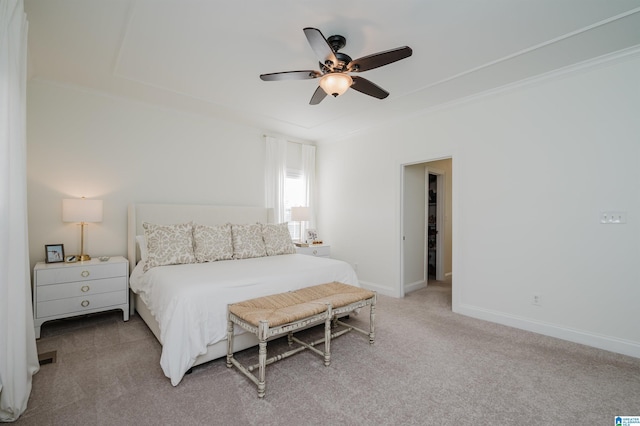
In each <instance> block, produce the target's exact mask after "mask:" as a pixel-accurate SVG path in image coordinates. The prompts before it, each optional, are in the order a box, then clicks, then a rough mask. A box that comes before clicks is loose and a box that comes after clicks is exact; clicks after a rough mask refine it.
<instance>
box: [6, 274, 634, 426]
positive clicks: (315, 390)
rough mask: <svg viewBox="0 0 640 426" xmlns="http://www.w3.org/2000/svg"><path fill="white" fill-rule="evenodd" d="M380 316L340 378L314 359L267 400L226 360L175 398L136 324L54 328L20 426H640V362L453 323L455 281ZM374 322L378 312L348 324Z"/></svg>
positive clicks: (151, 341) (75, 323)
mask: <svg viewBox="0 0 640 426" xmlns="http://www.w3.org/2000/svg"><path fill="white" fill-rule="evenodd" d="M376 312H377V316H376V319H377V321H376V343H375V345H373V346H370V345H369V344H368V343H367V342H366V338H365V337H364V336H362V335H360V334H358V333H350V334H347V335H345V336H342V337H340V338H338V339H335V340H334V341H333V342H332V363H331V366H330V367H324V365H323V363H322V360H321V359H320V357H318V356H317V355H314V354H313V353H310V352H309V351H305V352H302V353H300V354H298V355H295V356H293V357H291V358H288V359H286V360H284V361H281V362H279V363H276V364H274V365H272V366H269V367H267V395H266V397H265V399H264V400H259V399H258V398H257V396H256V388H255V385H254V384H253V383H251V382H250V381H249V380H248V379H247V378H245V377H244V376H243V375H241V374H240V373H239V372H237V371H236V370H230V369H227V368H226V366H225V362H224V360H222V359H220V360H216V361H213V362H211V363H208V364H205V365H203V366H200V367H197V368H195V369H194V371H193V373H192V374H190V375H187V376H185V379H183V381H182V382H181V383H180V384H179V385H178V386H177V387H173V386H171V383H170V382H169V379H167V378H166V377H164V374H163V373H162V371H161V369H160V366H159V358H160V345H159V343H158V342H157V341H156V340H155V338H154V336H153V335H152V334H151V332H150V331H149V330H148V329H147V327H146V325H145V324H144V323H143V322H142V320H140V318H139V317H138V316H134V317H132V319H131V320H130V321H129V322H126V323H125V322H123V321H122V314H121V313H117V312H114V313H107V314H100V315H93V316H88V317H82V318H76V319H70V320H62V321H55V322H51V323H46V324H45V325H44V326H43V327H42V338H41V339H40V340H38V349H39V352H47V351H53V350H55V351H57V362H56V363H54V364H47V365H43V366H42V368H41V370H40V372H39V373H38V374H36V375H35V376H34V380H33V390H32V393H31V399H30V400H29V406H28V409H27V411H26V412H25V413H24V414H23V416H22V417H21V418H20V419H19V420H18V422H17V423H18V424H23V425H114V424H135V425H165V424H166V425H174V424H175V425H201V424H209V425H301V424H305V425H306V424H308V425H335V424H343V425H365V424H366V425H498V424H518V425H551V424H583V425H610V424H614V417H615V416H617V415H637V416H640V359H636V358H631V357H626V356H622V355H617V354H613V353H610V352H605V351H601V350H598V349H593V348H589V347H585V346H582V345H578V344H574V343H569V342H565V341H561V340H557V339H553V338H549V337H545V336H540V335H536V334H533V333H529V332H525V331H521V330H516V329H512V328H509V327H504V326H500V325H497V324H492V323H488V322H484V321H480V320H476V319H472V318H468V317H464V316H461V315H457V314H454V313H452V312H451V286H450V285H449V284H447V283H434V284H431V285H430V286H429V287H428V288H427V289H422V290H418V291H415V292H413V293H411V294H409V295H408V296H407V297H406V298H404V299H394V298H389V297H384V296H380V297H379V301H378V308H377V311H376ZM367 320H368V311H363V312H362V313H361V314H360V315H359V316H358V317H355V318H354V317H352V318H351V319H350V321H353V322H354V323H359V325H360V326H361V327H366V326H367ZM309 333H318V331H317V330H311V331H310V332H309ZM320 333H321V332H320ZM276 346H283V345H281V344H280V343H279V342H278V343H277V344H275V343H274V344H270V345H269V349H275V347H276ZM256 352H257V350H249V351H245V352H243V353H242V354H240V355H239V357H242V359H244V360H246V359H247V358H256V359H257V354H256Z"/></svg>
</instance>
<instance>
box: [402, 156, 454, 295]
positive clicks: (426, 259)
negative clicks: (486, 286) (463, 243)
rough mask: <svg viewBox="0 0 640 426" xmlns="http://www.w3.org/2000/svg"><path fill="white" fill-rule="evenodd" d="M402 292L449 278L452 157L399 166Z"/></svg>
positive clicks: (450, 269) (450, 268) (450, 262)
mask: <svg viewBox="0 0 640 426" xmlns="http://www.w3.org/2000/svg"><path fill="white" fill-rule="evenodd" d="M402 169H403V170H402V176H403V177H402V183H403V188H402V206H401V207H402V214H401V218H402V225H401V233H402V235H401V237H402V242H401V244H402V248H401V269H402V271H401V282H402V295H404V294H406V293H409V292H411V291H415V290H418V289H420V288H424V287H426V286H427V285H428V284H429V281H434V280H435V281H444V280H448V279H449V278H450V277H451V271H452V267H451V264H452V261H451V258H452V239H451V220H450V218H451V206H452V203H451V200H452V193H451V192H452V185H451V181H452V172H453V170H452V160H451V158H446V159H443V160H435V161H426V162H421V163H415V164H405V165H403V166H402Z"/></svg>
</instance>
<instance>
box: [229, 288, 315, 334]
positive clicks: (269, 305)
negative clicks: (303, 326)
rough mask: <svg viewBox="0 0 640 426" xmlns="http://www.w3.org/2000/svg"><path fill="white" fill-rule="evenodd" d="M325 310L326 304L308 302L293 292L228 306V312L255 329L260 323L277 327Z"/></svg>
mask: <svg viewBox="0 0 640 426" xmlns="http://www.w3.org/2000/svg"><path fill="white" fill-rule="evenodd" d="M326 310H327V305H326V304H324V303H322V302H318V303H314V302H308V301H306V300H303V299H302V298H301V297H300V296H298V295H297V294H295V293H293V292H289V293H280V294H274V295H271V296H264V297H258V298H256V299H251V300H246V301H244V302H239V303H234V304H233V305H229V312H231V313H232V314H234V315H235V316H237V317H238V318H241V319H243V320H244V321H246V322H248V323H249V324H252V325H254V326H256V327H257V326H258V325H259V324H260V321H267V323H268V324H269V327H277V326H279V325H283V324H287V323H290V322H294V321H299V320H301V319H304V318H307V317H311V316H313V315H317V314H319V313H322V312H324V311H326Z"/></svg>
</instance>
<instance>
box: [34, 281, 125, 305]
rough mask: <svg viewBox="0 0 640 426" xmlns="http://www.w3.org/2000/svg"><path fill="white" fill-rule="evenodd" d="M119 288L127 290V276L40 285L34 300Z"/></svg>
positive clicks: (61, 297) (43, 300)
mask: <svg viewBox="0 0 640 426" xmlns="http://www.w3.org/2000/svg"><path fill="white" fill-rule="evenodd" d="M119 290H122V291H126V290H127V277H116V278H105V279H103V280H91V281H78V282H72V283H64V284H50V285H44V286H40V287H39V288H38V294H37V298H36V299H37V300H36V302H46V301H49V300H57V299H66V298H68V297H80V296H85V295H86V296H88V295H92V294H99V293H109V292H112V291H119Z"/></svg>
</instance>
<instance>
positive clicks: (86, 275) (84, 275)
mask: <svg viewBox="0 0 640 426" xmlns="http://www.w3.org/2000/svg"><path fill="white" fill-rule="evenodd" d="M80 275H82V276H83V277H84V278H87V277H88V276H89V271H82V272H81V273H80Z"/></svg>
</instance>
